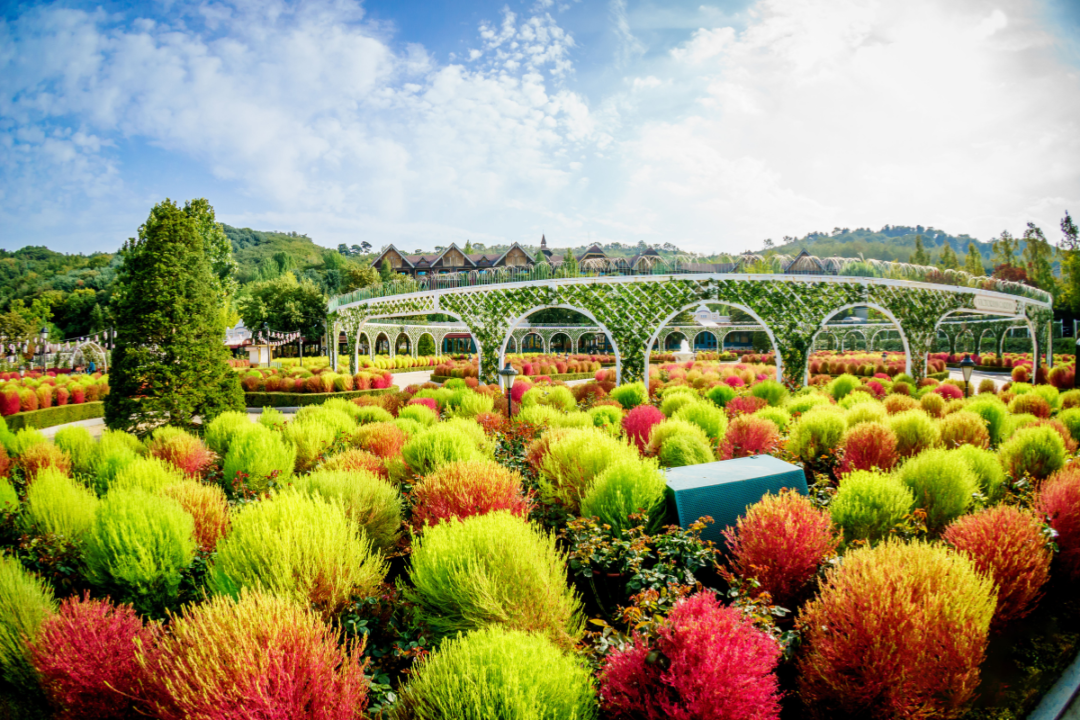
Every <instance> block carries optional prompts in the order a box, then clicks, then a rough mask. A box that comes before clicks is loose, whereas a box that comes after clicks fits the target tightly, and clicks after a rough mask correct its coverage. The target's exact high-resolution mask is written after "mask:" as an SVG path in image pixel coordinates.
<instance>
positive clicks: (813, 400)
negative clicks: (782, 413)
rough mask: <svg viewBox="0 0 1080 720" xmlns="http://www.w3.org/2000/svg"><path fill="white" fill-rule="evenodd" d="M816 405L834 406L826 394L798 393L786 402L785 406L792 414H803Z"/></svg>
mask: <svg viewBox="0 0 1080 720" xmlns="http://www.w3.org/2000/svg"><path fill="white" fill-rule="evenodd" d="M816 407H832V402H830V401H829V398H827V397H826V396H824V395H818V394H810V395H796V396H794V397H792V398H789V399H788V401H787V402H786V403H784V408H785V409H786V410H787V411H788V412H789V413H791V414H792V415H802V414H803V413H807V412H809V411H810V410H812V409H813V408H816Z"/></svg>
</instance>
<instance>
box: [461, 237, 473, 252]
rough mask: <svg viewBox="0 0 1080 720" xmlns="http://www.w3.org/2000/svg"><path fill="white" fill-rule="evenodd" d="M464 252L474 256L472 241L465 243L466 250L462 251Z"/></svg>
mask: <svg viewBox="0 0 1080 720" xmlns="http://www.w3.org/2000/svg"><path fill="white" fill-rule="evenodd" d="M462 252H464V253H465V254H466V255H472V252H473V246H472V240H466V241H465V249H464V250H462Z"/></svg>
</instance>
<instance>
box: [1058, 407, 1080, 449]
mask: <svg viewBox="0 0 1080 720" xmlns="http://www.w3.org/2000/svg"><path fill="white" fill-rule="evenodd" d="M1057 420H1058V422H1060V423H1061V424H1062V425H1064V426H1065V427H1066V428H1067V429H1068V430H1069V434H1070V435H1072V438H1073V440H1077V441H1080V407H1071V408H1069V409H1068V410H1062V411H1061V412H1060V413H1058V415H1057Z"/></svg>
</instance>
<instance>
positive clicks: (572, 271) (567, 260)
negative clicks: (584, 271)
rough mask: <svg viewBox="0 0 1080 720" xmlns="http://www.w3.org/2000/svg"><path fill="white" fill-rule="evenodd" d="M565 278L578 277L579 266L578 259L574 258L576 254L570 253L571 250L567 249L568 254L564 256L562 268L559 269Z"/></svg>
mask: <svg viewBox="0 0 1080 720" xmlns="http://www.w3.org/2000/svg"><path fill="white" fill-rule="evenodd" d="M559 269H560V270H561V271H562V272H561V273H560V274H561V275H562V276H563V277H577V276H578V264H577V258H576V257H574V253H572V252H570V248H566V254H565V255H563V263H562V267H561V268H559Z"/></svg>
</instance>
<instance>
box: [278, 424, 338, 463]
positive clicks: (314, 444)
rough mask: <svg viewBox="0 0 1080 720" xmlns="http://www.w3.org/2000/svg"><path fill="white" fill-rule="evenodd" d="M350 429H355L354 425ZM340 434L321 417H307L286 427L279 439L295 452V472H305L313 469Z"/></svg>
mask: <svg viewBox="0 0 1080 720" xmlns="http://www.w3.org/2000/svg"><path fill="white" fill-rule="evenodd" d="M350 423H351V421H350ZM351 429H355V425H354V426H353V427H352V428H351ZM341 433H342V431H341V429H340V428H339V427H338V426H337V425H336V424H334V423H333V422H327V421H326V419H324V418H322V417H315V416H309V417H307V418H306V419H304V420H300V419H296V420H293V421H292V422H291V423H289V424H288V425H286V426H285V429H284V431H283V432H282V433H281V437H283V438H284V439H285V442H287V443H288V444H289V445H292V447H293V448H294V449H295V451H296V459H295V463H294V469H295V470H296V472H305V471H307V470H310V469H311V468H313V467H315V465H316V464H317V463H318V462H319V459H320V458H321V457H322V456H323V455H325V454H326V452H327V451H328V450H330V449H331V447H332V446H333V444H334V442H335V441H336V440H337V439H338V438H339V437H341Z"/></svg>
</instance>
